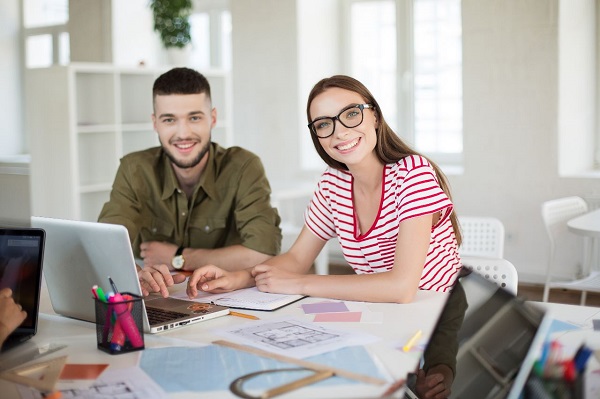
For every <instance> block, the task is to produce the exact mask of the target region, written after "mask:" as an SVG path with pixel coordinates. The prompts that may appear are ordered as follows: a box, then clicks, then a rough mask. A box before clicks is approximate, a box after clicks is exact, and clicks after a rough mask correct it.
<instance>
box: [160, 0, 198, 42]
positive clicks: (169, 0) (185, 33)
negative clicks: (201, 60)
mask: <svg viewBox="0 0 600 399" xmlns="http://www.w3.org/2000/svg"><path fill="white" fill-rule="evenodd" d="M150 8H151V9H152V13H153V14H154V30H155V31H157V32H158V33H159V35H160V39H161V41H162V43H163V46H165V48H167V49H168V48H173V47H175V48H183V47H185V46H187V45H188V44H189V43H190V42H191V41H192V38H191V35H190V21H189V17H190V13H191V11H192V0H151V1H150Z"/></svg>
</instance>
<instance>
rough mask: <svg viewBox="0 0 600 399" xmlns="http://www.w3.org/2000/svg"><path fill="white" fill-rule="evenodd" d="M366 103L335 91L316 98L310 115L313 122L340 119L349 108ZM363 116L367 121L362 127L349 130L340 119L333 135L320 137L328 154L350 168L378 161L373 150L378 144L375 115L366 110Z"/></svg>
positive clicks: (348, 92)
mask: <svg viewBox="0 0 600 399" xmlns="http://www.w3.org/2000/svg"><path fill="white" fill-rule="evenodd" d="M365 103H366V101H365V99H364V98H362V96H361V95H359V94H358V93H355V92H353V91H350V90H345V89H340V88H331V89H327V90H325V91H324V92H323V93H321V94H319V95H318V96H316V97H315V98H314V99H313V101H312V103H311V104H310V116H311V119H312V121H315V120H316V119H318V118H322V117H336V116H338V115H339V114H340V112H341V111H342V110H344V109H346V108H347V107H348V106H352V105H357V104H365ZM362 113H363V120H362V123H361V124H359V125H358V126H355V127H352V128H347V127H345V126H344V125H342V124H341V123H340V122H339V120H335V121H334V125H335V126H334V128H335V129H334V132H333V134H332V135H331V136H329V137H326V138H319V142H320V143H321V146H322V147H323V149H324V150H325V152H326V153H327V154H328V155H329V156H330V157H332V158H333V159H335V160H336V161H338V162H341V163H344V164H346V165H347V166H348V168H352V167H353V166H358V165H360V164H361V163H363V162H364V161H372V158H376V155H375V152H374V151H373V150H374V148H375V145H376V143H377V136H376V133H375V128H376V124H377V120H376V118H375V112H374V110H373V109H369V108H365V109H363V110H362ZM359 116H360V115H359ZM340 117H341V116H340Z"/></svg>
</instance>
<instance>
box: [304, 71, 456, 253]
mask: <svg viewBox="0 0 600 399" xmlns="http://www.w3.org/2000/svg"><path fill="white" fill-rule="evenodd" d="M331 88H340V89H344V90H349V91H353V92H355V93H358V94H359V95H361V96H362V98H363V99H364V100H365V103H368V104H372V105H374V107H375V109H374V111H375V112H376V115H377V127H376V132H377V144H376V146H375V154H376V155H377V158H378V159H379V160H380V161H381V162H382V163H383V164H391V163H396V162H398V161H399V160H401V159H402V158H404V157H407V156H409V155H419V156H422V157H424V158H426V159H427V160H428V161H429V163H431V166H432V167H433V170H434V171H435V174H436V176H437V178H438V181H439V184H440V187H441V188H442V190H444V192H445V193H446V195H447V196H448V198H450V200H452V195H451V193H450V185H449V184H448V180H447V178H446V176H445V175H444V173H443V172H442V170H441V169H440V168H439V167H438V166H437V165H436V164H435V162H433V161H432V160H431V159H429V158H427V157H425V156H424V155H423V154H420V153H418V152H417V151H415V150H413V149H412V148H411V147H410V146H408V145H407V144H405V143H404V142H403V141H402V140H401V139H400V137H398V135H397V134H396V133H395V132H394V131H393V130H392V128H391V127H390V126H389V125H388V124H387V122H386V121H385V119H384V118H383V114H382V113H381V108H379V104H378V103H377V100H375V97H373V95H372V94H371V92H370V91H369V89H367V88H366V87H365V85H363V84H362V83H361V82H359V81H358V80H356V79H354V78H352V77H350V76H345V75H335V76H332V77H330V78H325V79H322V80H321V81H319V82H318V83H317V84H316V85H315V86H314V87H313V89H312V90H311V92H310V94H309V96H308V101H307V104H306V116H307V119H308V123H310V122H312V117H311V115H310V105H311V104H312V102H313V100H314V99H315V97H316V96H318V95H319V94H321V93H323V92H324V91H326V90H327V89H331ZM310 136H311V138H312V141H313V144H314V146H315V149H316V150H317V153H318V154H319V156H320V157H321V159H323V161H325V163H326V164H327V165H329V166H331V167H332V168H335V169H339V170H348V166H347V165H346V164H344V163H342V162H339V161H336V160H335V159H333V158H332V157H330V156H329V154H327V152H326V151H325V150H324V149H323V147H322V146H321V143H320V142H319V138H318V137H317V136H316V135H314V134H311V135H310ZM450 220H451V222H452V227H453V229H454V235H455V236H456V241H457V243H458V245H459V246H460V244H461V242H462V235H461V232H460V224H459V222H458V217H457V216H456V212H452V214H450Z"/></svg>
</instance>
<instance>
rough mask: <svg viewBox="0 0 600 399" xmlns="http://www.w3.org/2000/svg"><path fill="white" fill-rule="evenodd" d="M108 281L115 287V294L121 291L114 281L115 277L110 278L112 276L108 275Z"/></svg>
mask: <svg viewBox="0 0 600 399" xmlns="http://www.w3.org/2000/svg"><path fill="white" fill-rule="evenodd" d="M108 282H109V283H110V286H111V287H112V289H113V292H114V293H115V294H118V293H119V290H118V289H117V286H116V285H115V282H114V281H113V279H112V278H110V276H108Z"/></svg>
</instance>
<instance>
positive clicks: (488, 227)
mask: <svg viewBox="0 0 600 399" xmlns="http://www.w3.org/2000/svg"><path fill="white" fill-rule="evenodd" d="M458 220H459V223H460V231H461V233H462V244H461V246H460V248H459V249H458V251H459V253H460V255H461V256H482V257H489V258H503V257H504V225H503V224H502V222H501V221H500V220H498V219H496V218H493V217H474V216H459V217H458Z"/></svg>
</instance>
